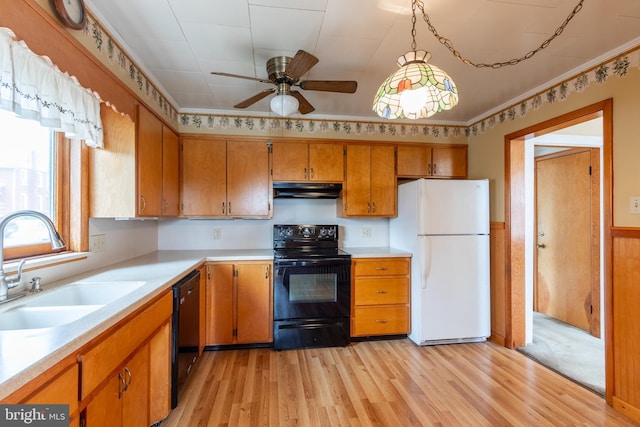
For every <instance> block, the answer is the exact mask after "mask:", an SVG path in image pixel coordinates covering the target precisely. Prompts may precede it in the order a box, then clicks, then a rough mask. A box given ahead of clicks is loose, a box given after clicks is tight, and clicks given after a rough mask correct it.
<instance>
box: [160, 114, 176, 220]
mask: <svg viewBox="0 0 640 427" xmlns="http://www.w3.org/2000/svg"><path fill="white" fill-rule="evenodd" d="M179 214H180V142H179V138H178V134H176V133H175V132H173V131H172V130H171V129H169V128H168V127H166V126H163V127H162V216H174V217H175V216H178V215H179Z"/></svg>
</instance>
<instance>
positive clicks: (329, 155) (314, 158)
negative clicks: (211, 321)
mask: <svg viewBox="0 0 640 427" xmlns="http://www.w3.org/2000/svg"><path fill="white" fill-rule="evenodd" d="M309 180H311V181H316V182H342V181H343V180H344V145H343V144H320V143H316V144H314V143H311V144H309Z"/></svg>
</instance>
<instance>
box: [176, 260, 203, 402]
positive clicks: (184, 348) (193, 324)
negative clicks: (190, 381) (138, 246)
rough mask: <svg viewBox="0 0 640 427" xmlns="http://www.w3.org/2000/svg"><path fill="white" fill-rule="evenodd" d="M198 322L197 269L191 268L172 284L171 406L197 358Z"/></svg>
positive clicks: (198, 282) (198, 275)
mask: <svg viewBox="0 0 640 427" xmlns="http://www.w3.org/2000/svg"><path fill="white" fill-rule="evenodd" d="M199 326H200V272H199V271H198V270H193V271H192V272H191V273H189V274H188V275H187V276H185V277H184V278H182V279H181V280H180V281H179V282H177V283H176V284H175V285H173V318H172V334H171V409H173V408H175V407H176V406H177V405H178V397H179V396H178V395H179V394H180V392H181V389H182V386H183V385H184V383H185V381H186V379H187V377H188V376H189V373H190V372H191V369H193V366H194V365H195V363H196V361H197V360H198V344H199V336H200V333H199Z"/></svg>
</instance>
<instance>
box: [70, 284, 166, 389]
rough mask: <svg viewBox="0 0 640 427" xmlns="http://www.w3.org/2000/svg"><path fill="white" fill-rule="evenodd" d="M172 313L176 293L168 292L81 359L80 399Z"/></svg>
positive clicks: (113, 331)
mask: <svg viewBox="0 0 640 427" xmlns="http://www.w3.org/2000/svg"><path fill="white" fill-rule="evenodd" d="M172 311H173V294H172V292H171V291H169V292H167V293H166V294H165V295H164V296H163V297H162V298H161V299H159V300H158V301H156V302H155V303H153V304H152V305H151V306H149V307H148V308H147V309H146V310H144V311H142V312H140V313H139V314H138V315H137V316H136V317H134V318H132V319H131V320H129V321H128V322H126V323H125V324H123V325H122V326H121V327H116V328H114V330H112V331H108V332H107V333H109V335H108V336H106V338H104V339H102V340H101V341H100V342H98V344H96V345H95V346H93V347H92V348H90V349H89V350H87V351H86V352H85V353H84V354H81V355H80V356H79V361H80V399H81V400H82V399H84V398H86V397H87V396H88V395H89V393H91V391H93V389H94V388H96V387H97V386H98V385H100V383H101V382H102V381H103V380H104V379H105V378H107V377H108V376H109V375H110V374H111V372H113V371H115V370H116V369H117V368H118V366H119V365H120V364H121V363H122V362H123V361H124V360H125V359H126V358H127V357H129V355H131V354H132V353H133V352H134V351H135V350H136V349H137V348H138V347H139V346H140V345H141V344H143V343H144V342H145V341H146V340H147V339H148V338H150V337H151V335H152V334H153V332H154V331H155V330H156V329H158V328H159V327H160V326H161V325H162V324H163V323H165V322H166V320H167V319H168V318H169V317H171V312H172Z"/></svg>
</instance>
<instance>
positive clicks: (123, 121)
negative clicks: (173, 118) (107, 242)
mask: <svg viewBox="0 0 640 427" xmlns="http://www.w3.org/2000/svg"><path fill="white" fill-rule="evenodd" d="M101 116H102V123H103V127H104V136H105V138H104V141H105V147H104V149H103V150H91V151H90V154H89V162H90V167H89V183H90V184H89V186H90V202H89V204H90V216H92V217H102V218H105V217H106V218H113V217H160V216H177V215H178V213H179V212H178V207H179V204H178V203H179V198H178V197H179V193H178V188H179V185H178V184H179V172H178V169H179V151H178V149H179V146H178V136H177V134H176V133H174V132H173V131H172V130H171V129H170V128H168V127H167V126H165V125H164V124H163V123H162V122H161V121H160V119H158V118H157V117H156V116H155V115H154V114H153V113H151V112H150V111H149V110H147V109H146V108H144V107H143V106H141V105H138V107H137V115H136V121H135V122H134V121H132V120H131V119H129V118H128V117H126V116H121V115H120V114H118V113H116V112H114V111H113V110H112V109H111V108H108V107H104V108H102V109H101Z"/></svg>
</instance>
